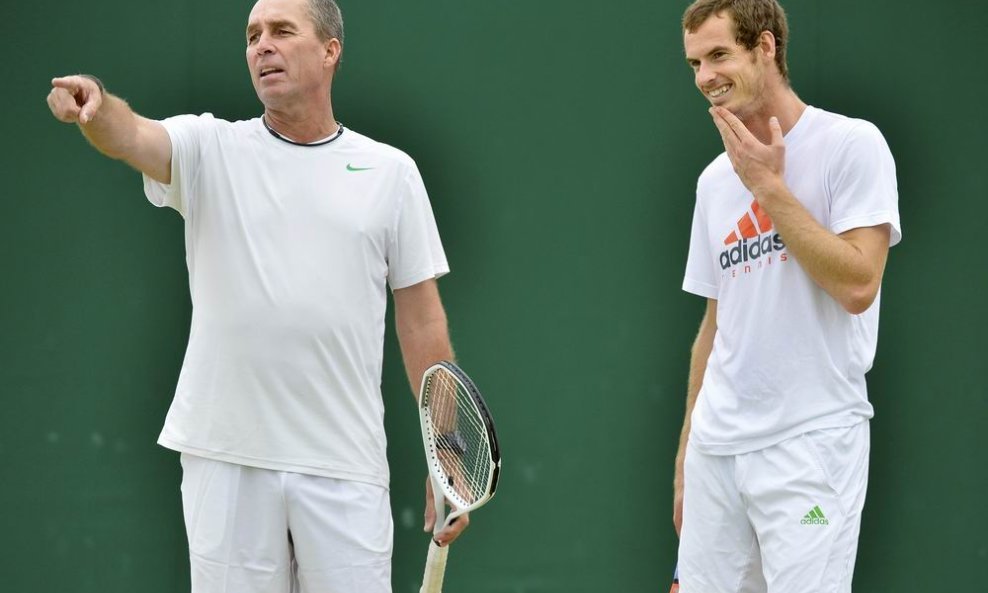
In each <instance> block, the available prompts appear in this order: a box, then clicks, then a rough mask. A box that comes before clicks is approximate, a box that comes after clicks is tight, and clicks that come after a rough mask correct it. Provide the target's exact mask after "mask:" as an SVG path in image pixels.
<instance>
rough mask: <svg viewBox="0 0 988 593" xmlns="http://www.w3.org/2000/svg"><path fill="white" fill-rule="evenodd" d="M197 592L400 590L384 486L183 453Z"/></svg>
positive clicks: (184, 491) (363, 592) (371, 592)
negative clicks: (393, 583) (394, 578)
mask: <svg viewBox="0 0 988 593" xmlns="http://www.w3.org/2000/svg"><path fill="white" fill-rule="evenodd" d="M182 470H183V474H182V504H183V507H184V513H185V529H186V533H187V534H188V537H189V557H190V560H191V564H192V593H289V592H292V593H390V591H391V547H392V532H393V527H392V522H391V506H390V501H389V497H388V491H387V489H385V488H382V487H380V486H375V485H373V484H365V483H362V482H354V481H350V480H337V479H333V478H324V477H319V476H309V475H304V474H296V473H289V472H280V471H273V470H266V469H260V468H255V467H247V466H243V465H236V464H232V463H225V462H222V461H215V460H212V459H205V458H202V457H197V456H194V455H188V454H184V453H183V454H182Z"/></svg>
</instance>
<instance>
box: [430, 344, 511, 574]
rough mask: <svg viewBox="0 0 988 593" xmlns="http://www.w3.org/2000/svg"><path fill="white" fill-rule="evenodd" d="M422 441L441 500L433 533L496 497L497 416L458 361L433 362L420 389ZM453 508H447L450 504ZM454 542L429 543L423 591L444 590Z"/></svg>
mask: <svg viewBox="0 0 988 593" xmlns="http://www.w3.org/2000/svg"><path fill="white" fill-rule="evenodd" d="M419 418H420V420H421V421H422V442H423V444H424V445H425V458H426V461H427V462H428V465H429V479H430V480H431V481H432V497H433V502H434V504H435V505H436V526H435V528H434V529H433V532H432V533H433V536H435V535H436V534H437V533H439V532H440V531H442V529H443V528H444V527H446V526H447V525H449V524H451V523H452V522H453V521H455V520H456V518H457V517H459V516H460V515H463V514H464V513H469V512H470V511H473V510H475V509H478V508H480V507H481V506H483V505H484V504H485V503H486V502H487V501H488V500H490V499H491V497H492V496H494V489H495V488H496V487H497V478H498V474H499V473H500V469H501V453H500V450H499V448H498V444H497V435H496V434H495V432H494V420H493V419H492V418H491V414H490V411H488V409H487V404H485V403H484V399H483V398H482V397H481V396H480V391H479V390H478V389H477V386H476V385H474V384H473V381H471V380H470V377H468V376H467V374H466V373H464V372H463V371H462V370H461V369H460V368H459V367H458V366H456V365H455V364H453V363H451V362H448V361H445V360H444V361H441V362H438V363H436V364H434V365H432V366H431V367H429V368H428V369H427V370H426V371H425V374H424V375H423V376H422V388H421V389H420V391H419ZM447 502H448V503H449V506H450V508H451V509H452V512H450V513H449V515H448V516H445V513H446V503H447ZM448 553H449V546H442V547H440V546H439V545H437V544H436V540H435V537H433V539H432V541H431V542H430V543H429V556H428V558H427V559H426V562H425V574H424V576H423V577H422V589H421V590H420V593H440V592H441V591H442V589H443V576H444V575H445V574H446V557H447V554H448Z"/></svg>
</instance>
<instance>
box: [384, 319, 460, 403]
mask: <svg viewBox="0 0 988 593" xmlns="http://www.w3.org/2000/svg"><path fill="white" fill-rule="evenodd" d="M398 343H399V344H400V346H401V356H402V359H403V360H404V363H405V373H406V374H407V375H408V383H409V385H410V386H411V388H412V393H414V394H415V397H416V398H417V397H418V391H419V384H420V383H421V381H422V374H423V373H425V370H426V369H427V368H429V366H431V365H433V364H435V363H436V362H439V361H440V360H449V361H452V360H453V347H452V345H451V344H450V340H449V330H448V328H447V325H446V318H445V316H443V317H442V318H437V319H433V320H430V321H429V322H428V323H426V324H423V325H419V326H416V327H414V328H412V327H400V326H399V328H398Z"/></svg>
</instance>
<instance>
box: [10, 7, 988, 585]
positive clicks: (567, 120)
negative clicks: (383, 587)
mask: <svg viewBox="0 0 988 593" xmlns="http://www.w3.org/2000/svg"><path fill="white" fill-rule="evenodd" d="M685 4H686V2H668V1H663V2H656V1H654V0H650V1H646V0H623V1H621V2H614V3H609V4H605V3H601V2H596V1H590V0H569V1H562V0H530V1H529V2H498V3H495V2H454V1H451V0H424V1H419V2H408V1H398V0H390V1H372V0H364V1H361V2H358V1H356V0H350V1H345V2H344V3H343V10H344V16H345V20H346V29H347V39H346V51H345V60H344V66H343V69H342V71H341V75H340V77H339V78H338V80H337V81H336V87H335V89H334V103H335V106H336V114H337V117H338V118H339V119H340V120H341V121H342V122H343V123H344V124H345V125H346V126H348V127H351V128H353V129H356V130H359V131H361V132H363V133H365V134H367V135H369V136H371V137H374V138H377V139H379V140H382V141H384V142H387V143H389V144H392V145H395V146H398V147H400V148H402V149H403V150H405V151H406V152H408V153H409V154H411V155H412V156H413V157H414V158H415V159H416V161H417V162H418V164H419V167H420V169H421V171H422V174H423V176H424V178H425V181H426V185H427V187H428V188H429V191H430V194H431V197H432V200H433V206H434V209H435V211H436V215H437V218H438V221H439V224H440V229H441V232H442V235H443V239H444V243H445V246H446V250H447V254H448V256H449V260H450V263H451V266H452V268H453V270H454V273H453V274H451V275H450V276H449V277H448V278H445V279H444V280H442V282H441V289H442V292H443V296H444V300H445V304H446V307H447V310H448V314H449V318H450V323H451V328H452V332H453V338H454V342H455V345H456V348H457V351H458V355H459V358H460V360H461V362H462V364H463V365H464V366H465V367H466V368H467V369H468V370H469V371H470V372H471V374H472V375H473V376H474V378H475V379H476V380H477V382H478V383H479V384H480V386H481V388H482V390H483V391H484V392H485V394H486V396H487V398H488V401H489V403H490V405H491V408H492V410H493V412H494V414H495V417H496V419H497V421H498V425H499V428H500V430H501V438H502V446H503V453H504V470H503V474H502V485H501V488H500V490H499V493H498V496H497V497H496V498H495V500H494V501H493V502H492V504H491V505H489V506H488V507H487V508H485V509H483V510H482V511H480V512H478V513H476V515H475V517H474V520H473V522H472V527H471V528H470V531H469V532H468V533H467V535H466V536H465V537H464V539H463V540H461V542H459V543H457V544H456V545H455V546H454V547H453V549H452V553H451V558H450V566H449V570H448V573H447V589H448V590H450V591H471V592H474V591H475V592H481V593H482V592H487V591H504V592H512V593H535V592H563V591H566V592H575V591H642V592H645V591H665V590H666V588H667V586H668V580H669V572H670V570H671V568H672V564H673V562H674V558H675V547H676V539H675V535H674V533H673V530H672V527H671V521H670V517H671V504H672V503H671V474H672V462H673V456H674V454H675V448H676V442H677V437H678V432H679V426H680V424H681V420H682V413H683V400H684V394H685V383H686V375H687V366H688V350H689V345H690V343H691V341H692V338H693V336H694V334H695V331H696V328H697V325H698V322H699V319H700V315H701V313H702V306H703V304H702V302H701V299H699V298H697V297H694V296H690V295H687V294H685V293H683V292H682V291H681V290H680V288H679V287H680V282H681V278H682V273H683V266H684V262H685V258H686V251H687V244H688V234H689V223H690V216H691V213H692V206H693V188H694V184H695V180H696V176H697V175H698V174H699V172H700V171H701V169H702V168H703V166H704V165H705V164H706V163H707V162H709V160H710V159H712V158H713V157H714V156H715V154H716V153H717V152H719V151H720V150H722V147H721V146H720V144H719V137H718V135H717V134H716V131H715V129H714V127H713V125H712V123H711V122H710V120H709V116H708V115H707V113H706V103H705V101H704V100H703V98H702V97H700V96H699V94H698V92H697V91H696V90H695V88H694V87H693V85H692V75H691V72H690V71H689V69H688V68H687V66H686V65H685V63H684V60H683V55H682V41H681V34H680V30H679V18H680V15H681V13H682V9H683V8H684V6H685ZM250 6H251V3H250V2H232V1H230V2H219V1H210V0H205V1H198V2H197V1H193V0H175V1H172V2H135V1H133V0H107V1H98V2H68V1H67V0H62V1H58V2H55V1H52V0H36V1H32V2H13V1H12V0H4V2H3V8H4V15H5V19H4V22H5V24H6V25H7V30H6V32H5V35H4V41H5V43H4V50H5V52H4V53H5V56H4V58H3V59H2V60H0V81H2V82H0V84H2V88H3V90H4V92H3V93H2V97H3V100H2V106H3V108H2V114H0V130H2V131H3V137H4V138H5V140H6V141H5V142H4V144H3V147H2V148H0V150H2V157H3V158H2V160H0V163H2V165H0V166H2V172H3V177H4V183H3V189H2V190H0V191H2V192H3V195H2V199H0V257H2V263H3V275H2V283H3V285H2V286H3V288H2V290H0V314H2V325H0V361H2V367H0V393H2V402H3V405H2V408H0V410H2V412H0V464H2V466H0V467H2V472H0V476H2V481H3V486H2V487H0V509H2V510H0V534H2V538H0V540H2V543H0V590H2V591H11V592H13V591H32V592H41V593H49V592H50V593H55V592H62V591H72V592H75V593H88V592H99V593H116V592H127V593H130V592H133V591H141V592H142V593H156V592H162V593H164V592H172V593H173V592H176V591H186V590H188V585H187V582H188V560H187V551H186V546H185V536H184V528H183V524H182V515H181V505H180V496H179V489H178V486H179V480H180V469H179V465H178V458H177V455H176V454H175V453H173V452H170V451H167V450H164V449H162V448H160V447H158V446H156V445H155V437H156V435H157V432H158V430H159V429H160V425H161V423H162V420H163V418H164V414H165V411H166V409H167V406H168V404H169V401H170V399H171V395H172V390H173V388H174V385H175V381H176V378H177V375H178V371H179V367H180V364H181V359H182V355H183V352H184V348H185V341H186V337H187V333H188V323H189V313H190V304H189V298H188V284H187V275H186V270H185V264H184V251H183V240H182V222H181V219H180V217H179V216H178V215H177V214H175V213H174V212H172V211H168V210H158V209H155V208H153V207H152V206H150V205H149V204H148V203H147V202H146V200H145V198H144V197H143V193H142V187H141V181H140V177H139V175H138V174H137V173H135V172H133V171H132V170H130V169H128V168H127V167H126V166H124V165H122V164H120V163H116V162H112V161H110V160H107V159H105V158H104V157H102V156H100V155H98V154H97V153H96V152H95V151H93V150H92V149H90V148H89V147H88V146H87V145H86V143H85V141H84V140H83V139H82V138H81V137H80V135H79V133H78V132H77V131H76V130H75V129H73V127H71V126H67V125H63V124H60V123H58V122H56V121H55V120H54V119H53V118H52V117H51V116H50V114H49V112H48V108H47V106H46V104H45V101H44V99H45V95H46V94H47V92H48V90H49V88H50V87H49V80H50V78H51V77H53V76H57V75H61V74H69V73H74V72H80V71H82V72H91V73H94V74H97V75H98V76H100V77H101V78H102V79H103V80H104V81H105V82H106V84H107V87H108V88H109V89H110V90H112V91H113V92H115V93H117V94H119V95H121V96H123V97H125V98H127V99H128V100H129V101H130V102H131V104H132V105H133V106H134V107H135V109H137V110H138V111H139V112H141V113H142V114H145V115H147V116H149V117H155V118H162V117H166V116H169V115H173V114H178V113H201V112H204V111H209V112H212V113H214V114H216V115H217V116H219V117H223V118H226V119H243V118H249V117H254V116H256V115H258V114H259V113H260V105H259V103H258V102H257V100H256V98H255V96H254V94H253V90H252V88H251V86H250V81H249V78H248V75H247V71H246V68H245V64H244V55H243V29H244V24H245V22H246V16H247V14H248V12H249V9H250ZM786 7H787V9H788V12H789V15H790V23H791V29H792V44H791V48H790V69H791V72H792V80H793V84H794V87H795V88H796V90H797V91H798V92H799V94H800V96H801V97H802V98H803V99H804V100H805V101H806V102H808V103H810V104H813V105H816V106H819V107H822V108H825V109H829V110H832V111H837V112H840V113H844V114H846V115H851V116H855V117H861V118H864V119H868V120H870V121H872V122H874V123H876V124H877V125H878V127H879V128H880V129H881V130H882V131H883V132H884V133H885V136H886V138H887V140H888V142H889V144H890V146H891V148H892V152H893V153H894V155H895V158H896V162H897V165H898V175H899V177H898V178H899V187H900V210H901V216H902V221H903V228H904V235H905V240H904V241H903V243H902V245H901V246H898V247H896V248H894V249H893V250H892V252H891V255H890V259H889V263H888V268H887V272H886V278H885V283H884V288H883V294H884V298H883V302H882V307H883V311H882V322H881V339H880V344H879V350H878V356H877V359H876V361H875V367H874V370H873V371H872V372H871V373H870V375H869V386H870V393H871V399H872V401H873V402H874V405H875V408H876V412H877V415H876V417H875V419H874V421H873V424H872V438H873V454H872V465H871V468H872V470H871V483H870V489H869V497H868V503H867V506H866V510H865V516H864V521H863V524H862V531H861V541H860V553H859V558H858V566H857V573H856V579H855V584H856V590H857V591H863V592H870V591H904V592H914V591H915V592H921V591H929V590H937V589H938V588H939V587H940V586H943V585H947V586H948V588H949V589H951V590H953V591H984V590H986V587H988V518H986V515H985V514H984V510H983V509H984V504H983V499H984V492H985V491H988V464H986V463H985V461H984V454H985V452H986V451H988V431H986V430H985V426H986V421H988V393H986V386H985V385H986V371H985V369H986V367H988V364H986V362H988V361H986V348H985V347H984V345H983V341H982V338H983V336H984V334H985V333H986V330H988V323H986V315H985V312H984V304H985V298H986V295H988V282H986V278H988V268H986V265H985V261H986V255H985V254H986V251H985V242H984V241H985V236H986V233H985V231H986V230H988V224H986V219H988V205H986V198H988V173H986V171H988V167H986V164H985V157H986V152H988V151H986V148H985V147H986V144H985V138H986V136H988V122H986V116H985V107H984V104H985V98H986V97H988V82H986V81H988V77H986V76H985V72H986V67H985V65H984V59H983V57H982V56H983V54H984V51H983V45H984V40H985V39H986V38H988V8H986V5H985V4H983V3H981V2H976V1H974V0H968V1H954V2H944V3H933V2H928V1H918V0H904V1H893V0H876V1H870V2H858V1H850V0H829V1H824V0H812V1H810V0H790V1H789V2H788V3H786ZM385 366H386V373H385V377H384V389H385V394H386V399H387V406H388V416H387V428H388V431H389V439H390V446H389V455H390V459H391V464H392V473H393V477H392V503H393V507H394V516H395V563H394V586H395V591H396V593H412V592H414V591H417V590H418V583H419V579H420V576H421V567H422V563H423V560H424V557H425V552H426V546H427V541H428V538H427V537H426V536H424V535H423V534H422V533H421V527H420V522H421V519H420V517H421V512H422V499H423V492H422V482H423V479H424V476H425V466H424V462H423V460H422V455H421V449H420V445H419V442H420V441H419V436H418V428H417V420H416V417H415V414H414V406H413V400H412V396H411V395H410V394H409V390H408V387H407V385H406V382H405V379H404V377H403V371H402V368H401V364H400V357H399V354H398V350H397V347H396V344H395V340H394V338H393V331H391V330H390V329H389V337H388V343H387V345H386V362H385Z"/></svg>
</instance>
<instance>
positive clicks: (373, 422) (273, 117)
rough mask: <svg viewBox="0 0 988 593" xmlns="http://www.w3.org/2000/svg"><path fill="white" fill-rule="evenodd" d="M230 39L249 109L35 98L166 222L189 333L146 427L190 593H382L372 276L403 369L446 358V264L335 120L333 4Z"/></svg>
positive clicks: (377, 340) (411, 198)
mask: <svg viewBox="0 0 988 593" xmlns="http://www.w3.org/2000/svg"><path fill="white" fill-rule="evenodd" d="M246 41H247V65H248V69H249V70H250V75H251V79H252V81H253V83H254V88H255V90H256V92H257V96H258V98H259V99H260V101H261V103H263V105H264V114H263V116H261V117H258V118H256V119H252V120H249V121H239V122H227V121H223V120H220V119H216V118H214V117H212V116H211V115H209V114H203V115H201V116H192V115H180V116H177V117H172V118H168V119H165V120H163V121H153V120H150V119H147V118H144V117H141V116H139V115H137V114H136V113H134V112H133V111H132V110H131V109H130V107H129V106H128V105H127V104H126V103H125V102H124V101H123V100H121V99H120V98H118V97H116V96H114V95H112V94H110V93H108V92H106V90H105V89H104V88H103V84H102V82H100V81H99V80H98V79H96V78H95V77H92V76H88V75H77V76H67V77H64V78H56V79H54V80H53V81H52V86H53V89H52V91H51V93H50V95H49V96H48V103H49V106H50V107H51V110H52V113H53V114H54V115H55V117H57V118H58V119H59V120H61V121H64V122H70V123H77V124H78V125H79V127H80V129H81V130H82V133H83V134H84V135H85V137H86V138H87V139H88V140H89V141H90V142H91V143H92V144H93V146H95V147H96V148H97V149H98V150H100V151H101V152H103V153H104V154H106V155H108V156H110V157H113V158H116V159H120V160H123V161H125V162H126V163H128V164H130V165H131V166H133V167H134V168H136V169H137V170H139V171H141V172H142V173H143V174H144V180H145V193H146V194H147V197H148V199H149V200H150V201H151V202H152V203H153V204H155V205H156V206H168V207H170V208H173V209H175V210H177V211H178V212H179V213H180V214H181V215H182V217H183V218H184V220H185V236H186V249H187V255H188V258H187V261H188V268H189V284H190V288H191V295H192V304H193V313H192V327H191V331H190V336H189V345H188V350H187V352H186V356H185V361H184V363H183V366H182V372H181V376H180V378H179V382H178V386H177V389H176V393H175V399H174V401H173V403H172V405H171V408H170V410H169V412H168V416H167V419H166V421H165V426H164V429H163V430H162V433H161V436H160V438H159V443H160V444H162V445H163V446H165V447H168V448H171V449H174V450H176V451H179V452H181V453H182V457H181V459H182V466H183V480H182V496H183V504H184V514H185V520H186V528H187V532H188V537H189V548H190V556H191V562H192V590H193V592H194V593H220V592H231V591H233V592H236V593H287V591H289V590H290V589H294V590H297V589H298V588H300V589H301V591H303V592H306V591H307V592H310V593H325V592H330V591H335V592H349V593H356V592H361V593H373V592H385V591H390V588H391V585H390V570H391V566H390V563H391V545H392V522H391V514H390V505H389V500H388V479H389V476H388V467H387V459H386V455H385V435H384V427H383V413H384V409H383V402H382V398H381V393H380V383H381V367H382V350H383V339H384V324H385V309H386V303H387V295H386V291H387V286H388V285H390V287H391V289H392V290H393V293H394V302H395V316H396V325H397V330H398V338H399V341H400V344H401V349H402V354H403V357H404V361H405V367H406V371H407V373H408V376H409V380H410V381H411V382H412V384H413V385H415V384H416V383H417V380H418V377H420V376H421V374H422V372H423V370H424V369H425V368H426V367H427V366H428V365H429V364H431V363H432V362H434V361H437V360H440V359H449V358H451V356H452V352H451V347H450V342H449V337H448V332H447V327H446V317H445V313H444V311H443V307H442V304H441V302H440V299H439V293H438V290H437V287H436V281H435V279H436V278H437V277H439V276H441V275H443V274H445V273H446V272H448V270H449V268H448V266H447V262H446V257H445V254H444V252H443V248H442V244H441V243H440V239H439V234H438V231H437V229H436V224H435V219H434V217H433V214H432V210H431V207H430V204H429V199H428V196H427V194H426V191H425V188H424V186H423V183H422V179H421V177H420V175H419V172H418V170H417V168H416V166H415V163H414V162H413V161H412V159H411V158H409V157H408V156H407V155H405V154H404V153H402V152H400V151H398V150H396V149H394V148H391V147H389V146H386V145H384V144H381V143H378V142H375V141H373V140H371V139H369V138H367V137H365V136H362V135H360V134H358V133H357V132H354V131H353V130H349V129H346V128H344V127H343V126H342V125H340V124H339V123H338V122H337V121H336V119H335V117H334V113H333V106H332V102H331V90H332V83H333V78H334V74H335V72H336V68H337V66H338V64H339V61H340V57H341V55H342V52H343V23H342V18H341V15H340V11H339V8H338V7H337V5H336V3H335V2H334V1H333V0H260V1H259V2H257V4H255V5H254V7H253V10H252V11H251V12H250V16H249V18H248V21H247V29H246ZM426 499H427V500H429V496H428V495H427V498H426ZM430 511H431V506H429V505H427V510H426V513H427V520H426V521H427V523H430V522H431V519H430V518H429V514H430ZM467 524H468V520H461V521H459V522H457V523H456V524H454V525H452V526H450V527H447V528H446V529H445V530H443V531H442V532H440V533H439V534H437V536H436V539H437V541H438V542H439V543H440V544H441V545H445V544H448V543H449V542H451V541H452V540H453V539H455V538H456V537H457V536H458V535H459V533H460V532H461V531H462V530H463V529H464V528H465V526H466V525H467ZM427 527H429V528H431V525H427Z"/></svg>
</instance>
